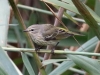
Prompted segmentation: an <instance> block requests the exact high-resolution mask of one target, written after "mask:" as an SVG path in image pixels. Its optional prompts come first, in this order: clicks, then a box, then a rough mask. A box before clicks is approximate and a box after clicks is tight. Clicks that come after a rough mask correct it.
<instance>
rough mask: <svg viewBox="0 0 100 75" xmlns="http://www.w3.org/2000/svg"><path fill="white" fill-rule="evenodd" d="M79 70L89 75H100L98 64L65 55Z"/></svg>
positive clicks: (93, 60)
mask: <svg viewBox="0 0 100 75" xmlns="http://www.w3.org/2000/svg"><path fill="white" fill-rule="evenodd" d="M67 57H68V58H70V59H72V60H73V61H74V63H75V64H76V65H77V66H79V67H80V68H82V69H84V70H85V71H87V72H88V74H89V75H100V63H99V62H98V61H97V60H95V59H91V58H88V57H86V56H81V55H69V54H68V55H67Z"/></svg>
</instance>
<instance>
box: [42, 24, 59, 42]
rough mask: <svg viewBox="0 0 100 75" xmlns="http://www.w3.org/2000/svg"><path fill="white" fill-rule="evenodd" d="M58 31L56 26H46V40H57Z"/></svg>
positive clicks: (43, 33)
mask: <svg viewBox="0 0 100 75" xmlns="http://www.w3.org/2000/svg"><path fill="white" fill-rule="evenodd" d="M58 34H59V33H58V31H57V29H56V27H55V26H53V25H51V24H46V26H44V27H43V29H42V35H43V37H44V38H45V40H48V41H49V40H56V36H57V35H58Z"/></svg>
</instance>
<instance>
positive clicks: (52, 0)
mask: <svg viewBox="0 0 100 75" xmlns="http://www.w3.org/2000/svg"><path fill="white" fill-rule="evenodd" d="M43 1H45V2H47V3H49V4H52V5H56V6H60V7H63V8H65V9H68V10H70V11H72V12H75V13H77V14H80V13H79V12H78V10H77V9H76V7H75V6H74V4H73V2H72V1H71V0H67V1H66V0H64V1H63V2H62V1H59V0H43ZM85 6H86V5H85ZM86 8H87V9H88V11H89V12H90V13H91V15H92V16H93V18H94V19H95V20H96V21H97V22H100V17H99V16H98V15H97V14H96V13H95V12H94V11H93V10H92V9H90V8H89V7H88V6H86Z"/></svg>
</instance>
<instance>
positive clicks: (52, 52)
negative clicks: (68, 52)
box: [51, 42, 59, 54]
mask: <svg viewBox="0 0 100 75" xmlns="http://www.w3.org/2000/svg"><path fill="white" fill-rule="evenodd" d="M58 44H59V42H57V43H56V45H55V46H54V47H53V49H52V50H51V54H54V50H55V48H56V47H57V46H58Z"/></svg>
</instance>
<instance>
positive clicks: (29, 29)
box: [24, 25, 40, 35]
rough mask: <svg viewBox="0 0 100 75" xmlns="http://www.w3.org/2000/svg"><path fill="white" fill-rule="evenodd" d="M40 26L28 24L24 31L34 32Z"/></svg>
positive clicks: (37, 30)
mask: <svg viewBox="0 0 100 75" xmlns="http://www.w3.org/2000/svg"><path fill="white" fill-rule="evenodd" d="M39 29H40V26H38V25H31V26H29V27H28V28H27V29H26V30H24V32H28V33H29V34H33V35H34V34H36V33H38V32H39Z"/></svg>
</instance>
